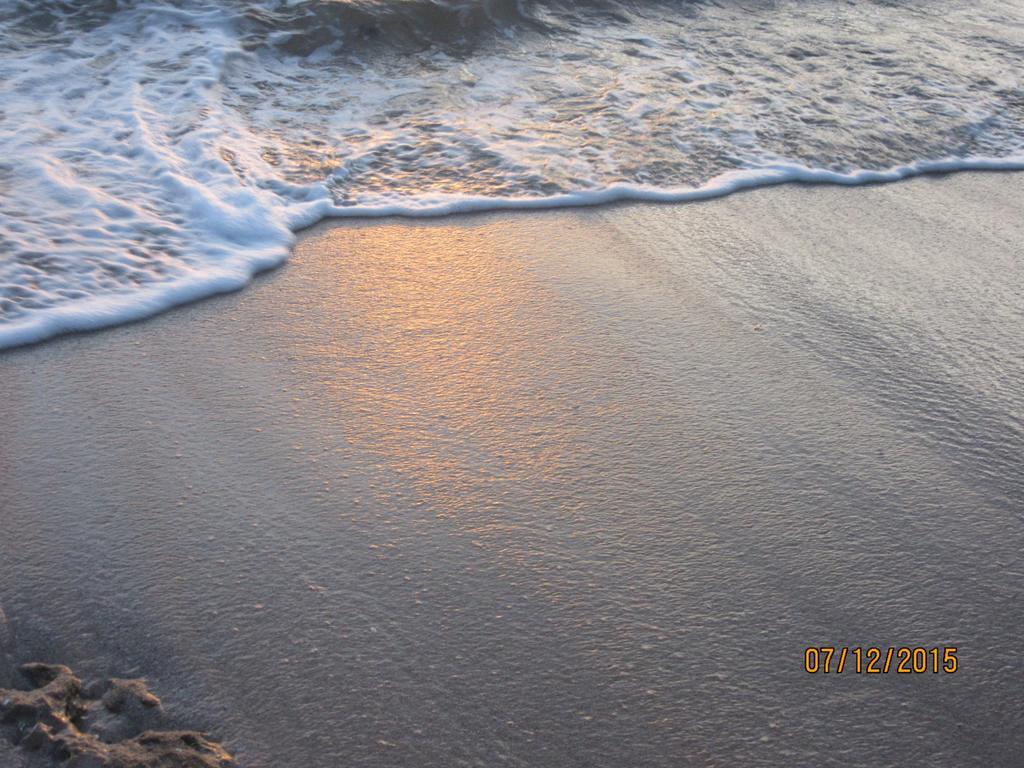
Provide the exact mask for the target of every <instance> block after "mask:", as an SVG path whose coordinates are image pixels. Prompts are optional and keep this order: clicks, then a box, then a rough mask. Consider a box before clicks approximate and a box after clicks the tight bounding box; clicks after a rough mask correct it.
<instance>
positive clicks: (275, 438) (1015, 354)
mask: <svg viewBox="0 0 1024 768" xmlns="http://www.w3.org/2000/svg"><path fill="white" fill-rule="evenodd" d="M1022 200H1024V175H1020V174H962V175H956V176H951V177H946V178H927V179H918V180H915V181H911V182H905V183H901V184H895V185H886V186H876V187H864V188H856V189H840V188H825V187H813V188H812V187H799V186H792V187H780V188H774V189H764V190H759V191H756V192H751V193H744V194H740V195H734V196H732V197H729V198H727V199H723V200H718V201H713V202H708V203H702V204H695V205H676V206H670V205H667V206H658V205H626V206H615V207H609V208H597V209H581V210H561V211H552V212H546V213H530V214H517V215H508V214H493V215H479V216H468V217H461V218H449V219H444V220H435V221H416V222H411V221H395V220H388V221H375V222H374V221H369V222H348V223H344V224H342V225H339V226H323V227H319V228H316V229H314V230H311V231H309V232H307V233H305V234H304V235H303V236H302V238H301V242H300V244H299V246H298V248H297V251H296V253H295V255H294V257H293V258H292V260H291V261H290V262H289V264H288V265H286V266H285V267H283V268H282V269H279V270H277V271H275V272H273V273H270V274H267V275H265V276H263V277H261V278H260V279H258V280H257V281H256V282H255V283H254V284H253V285H252V286H251V287H250V288H248V289H247V290H245V291H242V292H240V293H237V294H233V295H230V296H225V297H221V298H217V299H214V300H210V301H206V302H202V303H198V304H195V305H192V306H189V307H185V308H181V309H179V310H175V311H172V312H169V313H167V314H164V315H162V316H160V317H157V318H155V319H153V320H151V321H147V322H144V323H139V324H135V325H130V326H123V327H119V328H115V329H111V330H109V331H104V332H100V333H94V334H87V335H79V336H70V337H65V338H62V339H58V340H56V341H54V342H50V343H46V344H43V345H39V346H35V347H28V348H23V349H18V350H13V351H8V352H5V353H0V392H3V395H2V400H0V435H2V441H3V448H2V451H0V531H2V535H0V563H2V566H3V567H2V568H0V609H2V611H3V614H0V616H3V615H6V621H0V651H2V653H0V687H4V686H5V685H7V684H9V683H10V682H11V679H12V677H13V674H14V672H13V670H14V666H15V665H16V664H17V663H20V662H25V661H45V662H52V663H60V664H67V665H68V666H70V667H72V668H73V669H74V670H75V672H76V673H77V674H80V675H82V676H83V677H89V676H95V677H105V676H116V677H128V678H137V677H144V678H146V680H147V684H148V686H149V688H150V689H151V690H152V691H153V692H154V693H156V694H157V695H158V696H159V697H160V698H161V699H162V700H163V702H164V704H165V706H166V707H167V710H168V712H171V713H174V717H175V718H178V719H179V720H180V722H178V723H171V725H177V726H178V727H181V728H189V729H200V730H207V731H210V732H212V733H213V734H214V735H215V736H216V738H217V739H218V740H219V741H222V742H224V744H225V745H226V746H227V747H228V748H229V749H230V750H231V751H232V752H234V753H235V754H236V756H237V758H238V761H239V762H240V763H241V764H242V765H245V766H257V767H259V768H270V767H271V766H273V767H274V768H290V767H292V766H294V767H295V768H306V767H314V768H315V767H319V766H324V767H328V766H339V765H361V766H418V767H426V766H458V765H488V766H494V765H500V764H508V765H515V766H552V767H553V768H554V767H556V766H557V768H571V767H572V766H609V767H614V768H624V767H625V766H641V765H642V766H678V765H725V766H738V765H743V766H762V765H763V766H816V767H820V766H832V765H835V766H880V765H899V766H916V765H929V766H956V767H957V768H963V767H964V766H984V767H985V768H989V767H990V766H994V765H1011V764H1013V763H1014V761H1015V760H1017V759H1018V758H1019V756H1020V754H1022V753H1024V704H1022V703H1021V699H1020V694H1019V692H1020V690H1021V688H1022V684H1024V667H1022V665H1021V664H1020V658H1019V653H1020V652H1019V635H1020V627H1021V626H1022V621H1024V616H1022V608H1021V606H1022V602H1021V597H1022V594H1024V593H1022V589H1024V555H1022V552H1024V515H1022V513H1024V428H1022V418H1024V387H1022V386H1021V382H1022V381H1024V268H1022V259H1024V252H1022V247H1024V246H1022V244H1024V216H1022V207H1024V206H1022V202H1021V201H1022ZM808 645H848V646H869V645H870V646H883V647H886V646H890V645H895V646H917V645H923V646H927V647H934V646H939V647H944V646H947V645H953V646H956V647H957V648H958V656H959V659H960V669H959V671H958V672H957V673H955V674H952V675H942V674H939V675H934V674H924V675H896V674H888V675H874V676H872V675H855V674H843V675H834V674H833V675H827V676H825V675H809V674H807V673H805V672H804V671H803V661H804V654H803V651H804V648H805V647H806V646H808ZM2 749H6V747H0V750H2ZM3 758H4V753H3V752H2V751H0V762H2V759H3ZM11 759H13V758H11Z"/></svg>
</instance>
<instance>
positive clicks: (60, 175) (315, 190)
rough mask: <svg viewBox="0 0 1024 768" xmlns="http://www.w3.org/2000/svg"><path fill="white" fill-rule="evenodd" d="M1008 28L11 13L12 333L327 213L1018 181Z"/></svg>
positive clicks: (47, 325) (799, 18)
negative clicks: (1003, 174) (968, 176)
mask: <svg viewBox="0 0 1024 768" xmlns="http://www.w3.org/2000/svg"><path fill="white" fill-rule="evenodd" d="M979 19H983V20H984V25H983V26H979V21H978V20H979ZM1021 21H1022V19H1021V14H1020V12H1019V9H1017V8H1015V7H1014V6H1013V5H1012V4H1009V3H1000V2H988V3H984V4H982V5H980V6H979V5H978V4H972V5H970V6H967V5H965V6H963V7H959V8H957V7H953V8H948V7H946V8H943V9H942V10H941V13H940V12H939V11H937V10H934V9H930V8H929V7H927V6H926V5H924V4H922V5H920V6H917V5H914V4H909V5H906V6H903V7H899V8H895V7H889V6H884V5H870V4H868V5H865V6H864V7H856V6H849V5H847V4H843V5H842V6H840V5H838V4H836V5H832V4H828V3H825V4H819V5H816V6H814V7H813V8H812V7H809V6H807V5H806V4H799V3H795V2H794V3H779V4H773V7H772V8H765V9H760V10H757V11H754V12H750V11H749V10H748V11H742V9H729V8H717V7H708V6H704V5H701V4H682V5H679V4H668V3H660V2H647V3H615V2H611V1H608V2H601V1H600V0H596V1H595V2H592V3H588V4H584V5H579V4H562V3H559V2H550V3H535V2H523V3H497V2H462V3H455V2H440V1H438V2H432V1H431V0H415V1H410V0H387V1H386V2H376V3H367V2H360V3H353V2H325V1H324V0H292V1H291V2H274V1H273V0H264V2H242V1H241V0H238V1H237V2H229V3H218V4H214V3H206V2H188V1H181V2H177V3H171V4H167V3H162V4H157V3H145V2H124V3H114V4H109V3H102V4H90V3H85V4H78V5H75V6H69V5H68V4H65V3H53V2H50V3H46V2H44V3H31V4H30V3H24V2H6V3H5V2H0V33H2V35H0V37H2V39H3V41H4V42H3V43H0V82H2V85H0V103H2V105H3V106H2V108H0V109H2V111H0V182H2V185H0V247H2V249H3V253H2V255H0V347H10V346H14V345H18V344H25V343H30V342H34V341H39V340H42V339H45V338H47V337H50V336H53V335H56V334H60V333H64V332H68V331H81V330H90V329H95V328H100V327H104V326H108V325H113V324H116V323H121V322H125V321H130V320H136V319H140V318H143V317H147V316H149V315H152V314H154V313H156V312H159V311H161V310H163V309H166V308H168V307H171V306H174V305H177V304H181V303H184V302H188V301H193V300H195V299H199V298H202V297H205V296H209V295H212V294H215V293H221V292H225V291H230V290H235V289H238V288H240V287H242V286H243V285H245V284H246V283H247V282H248V281H249V280H250V279H251V278H252V276H253V275H254V274H255V273H256V272H258V271H260V270H263V269H267V268H269V267H272V266H274V265H276V264H279V263H281V262H282V261H283V260H284V259H285V258H287V255H288V252H289V249H290V246H291V243H292V241H293V234H292V233H293V232H294V231H295V230H297V229H299V228H302V227H304V226H308V225H311V224H313V223H315V222H316V221H318V220H321V219H323V218H327V217H352V216H357V217H358V216H440V215H448V214H453V213H461V212H471V211H485V210H495V209H539V208H549V207H558V206H580V205H596V204H602V203H609V202H614V201H622V200H649V201H664V202H681V201H688V200H701V199H708V198H711V197H718V196H721V195H725V194H729V193H731V192H734V191H737V190H740V189H749V188H752V187H757V186H764V185H770V184H781V183H787V182H804V183H827V184H846V185H855V184H865V183H879V182H887V181H896V180H899V179H903V178H907V177H909V176H915V175H919V174H922V173H934V172H951V171H958V170H981V169H984V170H1001V169H1006V170H1011V169H1012V170H1020V169H1024V127H1022V126H1024V120H1022V117H1024V88H1022V86H1021V82H1020V77H1019V74H1018V72H1017V71H1016V69H1015V68H1013V67H1010V66H1008V65H1007V61H1013V60H1019V59H1020V55H1021V54H1022V53H1024V44H1022V41H1021V37H1022V33H1021ZM993 30H996V31H995V32H993Z"/></svg>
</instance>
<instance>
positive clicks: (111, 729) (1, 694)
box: [0, 664, 232, 768]
mask: <svg viewBox="0 0 1024 768" xmlns="http://www.w3.org/2000/svg"><path fill="white" fill-rule="evenodd" d="M19 671H20V672H21V674H22V676H23V677H24V678H25V680H26V681H27V682H28V683H29V684H30V685H31V686H32V687H31V688H30V689H29V690H24V691H22V690H6V689H0V735H2V736H4V737H6V739H7V740H8V741H10V742H11V743H13V744H16V745H17V746H18V748H19V750H21V751H22V752H26V753H31V754H35V755H37V756H42V757H44V758H46V759H48V760H49V762H50V763H52V764H57V763H60V764H61V765H63V766H66V767H67V768H226V767H227V766H230V765H231V764H232V758H231V755H229V754H228V753H227V752H226V751H225V750H224V748H223V747H221V745H220V744H218V743H217V742H215V741H212V740H210V739H209V738H208V737H207V736H206V735H204V734H201V733H196V732H194V731H171V730H167V731H163V730H155V729H152V728H148V727H146V726H147V725H149V724H152V722H151V721H153V720H154V718H156V717H158V716H159V713H160V710H161V707H160V699H158V698H157V697H156V696H155V695H154V694H153V693H151V692H150V691H149V690H148V689H147V688H146V685H145V683H144V682H143V681H142V680H127V679H123V678H110V679H107V680H101V681H97V682H94V683H90V684H88V685H86V686H84V687H83V685H82V683H81V681H80V680H79V679H78V678H77V677H75V675H74V673H72V671H71V670H70V669H68V668H67V667H65V666H61V665H56V664H26V665H23V666H22V667H21V668H20V670H19ZM35 764H36V763H33V765H35Z"/></svg>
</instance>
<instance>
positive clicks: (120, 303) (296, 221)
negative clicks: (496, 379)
mask: <svg viewBox="0 0 1024 768" xmlns="http://www.w3.org/2000/svg"><path fill="white" fill-rule="evenodd" d="M1021 170H1024V155H1013V156H1008V157H1001V158H992V157H975V158H947V159H943V160H927V161H920V162H916V163H910V164H907V165H901V166H896V167H893V168H889V169H887V170H863V169H862V170H857V171H854V172H852V173H839V172H837V171H829V170H825V169H818V168H809V167H807V166H802V165H796V164H778V165H772V166H768V167H762V168H756V169H750V170H739V171H730V172H727V173H724V174H721V175H719V176H716V177H715V178H713V179H711V181H709V182H708V183H707V184H705V185H704V186H702V187H676V188H658V187H648V186H643V185H634V184H614V185H611V186H608V187H604V188H602V189H598V190H587V191H580V192H569V193H565V194H560V195H552V196H549V197H536V198H516V197H469V196H457V195H438V196H434V197H428V196H424V197H420V198H416V199H415V202H414V204H408V203H406V204H401V203H394V204H379V205H371V206H351V207H341V206H337V205H335V204H333V203H332V202H330V201H329V200H327V199H323V198H321V199H319V200H314V201H310V202H307V203H302V204H298V205H295V206H294V208H292V209H291V211H290V212H289V213H290V216H289V218H288V225H289V227H290V228H291V229H292V231H293V232H296V231H298V230H300V229H304V228H306V227H309V226H312V225H313V224H316V223H318V222H320V221H323V220H324V219H330V218H383V217H401V218H426V217H437V216H448V215H452V214H459V213H482V212H485V211H501V210H538V209H546V208H570V207H583V206H594V205H602V204H607V203H615V202H625V201H636V202H658V203H680V202H691V201H698V200H710V199H714V198H718V197H724V196H726V195H729V194H732V193H733V192H739V191H741V190H749V189H755V188H758V187H768V186H776V185H780V184H792V183H801V184H824V185H840V186H860V185H866V184H884V183H891V182H895V181H901V180H903V179H909V178H913V177H916V176H924V175H928V174H939V173H953V172H959V171H1021ZM292 240H293V239H292ZM290 249H291V242H288V243H287V244H275V245H274V246H271V247H266V248H254V249H251V250H247V251H246V252H245V254H244V255H242V256H240V257H239V258H238V259H236V260H233V263H232V264H231V265H216V266H211V267H210V268H209V269H207V270H205V271H204V272H202V273H192V274H190V275H188V276H187V277H183V278H178V279H175V280H170V281H168V282H166V283H155V284H152V285H149V286H145V287H142V288H139V289H137V290H133V291H131V292H130V293H111V294H105V295H100V296H93V297H90V298H86V299H81V300H77V301H74V302H73V303H68V304H62V305H59V306H56V307H53V308H50V309H45V310H40V311H37V312H35V313H33V314H32V315H31V316H29V317H27V318H24V319H20V320H14V321H12V322H10V323H7V324H4V325H0V349H6V348H11V347H16V346H22V345H25V344H32V343H35V342H39V341H43V340H45V339H48V338H52V337H54V336H58V335H61V334H65V333H72V332H80V331H92V330H98V329H101V328H105V327H109V326H113V325H120V324H123V323H128V322H132V321H136V320H141V319H144V318H147V317H150V316H152V315H155V314H157V313H159V312H163V311H164V310H166V309H170V308H171V307H175V306H179V305H182V304H188V303H191V302H193V301H198V300H199V299H203V298H207V297H209V296H214V295H216V294H221V293H228V292H231V291H236V290H239V289H240V288H243V287H244V286H245V285H247V284H248V283H249V282H250V281H251V280H252V278H253V276H254V275H256V274H257V273H259V272H262V271H265V270H267V269H271V268H273V267H276V266H279V265H280V264H281V263H283V262H284V261H285V260H286V259H287V258H288V255H289V253H290Z"/></svg>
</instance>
